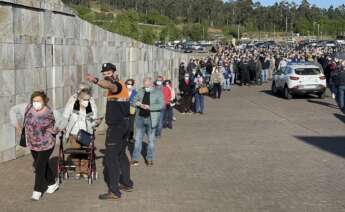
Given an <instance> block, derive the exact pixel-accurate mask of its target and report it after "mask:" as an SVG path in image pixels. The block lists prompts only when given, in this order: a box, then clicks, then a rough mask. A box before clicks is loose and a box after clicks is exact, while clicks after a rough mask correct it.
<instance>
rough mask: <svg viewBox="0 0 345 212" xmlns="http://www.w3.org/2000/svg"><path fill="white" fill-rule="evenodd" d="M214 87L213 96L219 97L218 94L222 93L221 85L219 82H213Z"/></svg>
mask: <svg viewBox="0 0 345 212" xmlns="http://www.w3.org/2000/svg"><path fill="white" fill-rule="evenodd" d="M213 89H214V91H213V92H214V97H215V98H218V99H220V96H221V95H222V86H221V84H220V83H214V84H213Z"/></svg>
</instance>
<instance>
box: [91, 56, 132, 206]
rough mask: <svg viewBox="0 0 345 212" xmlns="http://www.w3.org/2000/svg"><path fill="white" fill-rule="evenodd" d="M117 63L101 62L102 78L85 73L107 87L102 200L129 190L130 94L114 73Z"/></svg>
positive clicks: (117, 197) (112, 198) (119, 196)
mask: <svg viewBox="0 0 345 212" xmlns="http://www.w3.org/2000/svg"><path fill="white" fill-rule="evenodd" d="M115 72H116V66H115V65H113V64H111V63H106V64H104V65H103V66H102V74H103V76H104V80H99V79H98V78H96V77H94V76H92V75H89V74H87V75H86V80H87V81H89V82H92V83H94V84H96V85H98V86H99V87H101V88H104V89H107V90H108V97H107V106H106V124H107V125H108V130H107V134H106V141H105V147H106V150H105V157H104V180H105V182H106V184H107V186H108V193H105V194H102V195H99V199H102V200H116V199H119V198H121V192H120V190H122V191H127V192H129V191H132V190H133V182H132V180H131V179H130V165H129V160H128V157H127V155H126V147H127V145H128V136H129V107H130V103H129V96H128V95H129V94H128V90H127V87H126V86H125V84H124V83H123V82H122V81H121V80H119V79H118V78H117V77H116V75H115Z"/></svg>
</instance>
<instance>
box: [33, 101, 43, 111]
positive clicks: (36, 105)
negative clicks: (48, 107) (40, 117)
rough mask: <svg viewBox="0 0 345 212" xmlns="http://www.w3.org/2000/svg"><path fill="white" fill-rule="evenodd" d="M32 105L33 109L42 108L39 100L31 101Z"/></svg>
mask: <svg viewBox="0 0 345 212" xmlns="http://www.w3.org/2000/svg"><path fill="white" fill-rule="evenodd" d="M32 107H33V108H34V109H35V110H37V111H39V110H42V108H43V104H42V103H41V102H33V103H32Z"/></svg>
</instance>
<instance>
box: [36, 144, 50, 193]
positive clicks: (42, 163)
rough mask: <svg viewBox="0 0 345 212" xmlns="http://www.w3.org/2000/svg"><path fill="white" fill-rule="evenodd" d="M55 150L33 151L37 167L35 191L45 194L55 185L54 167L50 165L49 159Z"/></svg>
mask: <svg viewBox="0 0 345 212" xmlns="http://www.w3.org/2000/svg"><path fill="white" fill-rule="evenodd" d="M53 150H54V148H52V149H49V150H46V151H39V152H38V151H34V150H31V154H32V157H33V158H34V167H35V186H34V191H38V192H42V193H43V192H45V191H46V190H47V188H48V186H49V185H53V184H54V183H55V176H54V172H53V169H52V167H51V166H50V165H49V158H50V155H51V154H52V152H53Z"/></svg>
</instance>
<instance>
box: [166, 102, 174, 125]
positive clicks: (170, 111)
mask: <svg viewBox="0 0 345 212" xmlns="http://www.w3.org/2000/svg"><path fill="white" fill-rule="evenodd" d="M173 116H174V110H173V107H168V108H166V109H164V116H163V127H164V128H165V127H167V128H170V129H172V122H173Z"/></svg>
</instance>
